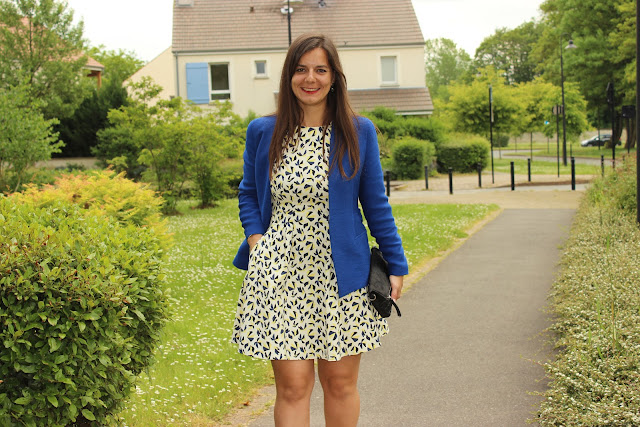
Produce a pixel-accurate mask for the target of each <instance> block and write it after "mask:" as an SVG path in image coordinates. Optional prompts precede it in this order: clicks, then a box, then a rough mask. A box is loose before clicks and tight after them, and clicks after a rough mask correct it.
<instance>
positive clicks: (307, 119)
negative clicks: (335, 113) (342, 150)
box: [302, 105, 327, 127]
mask: <svg viewBox="0 0 640 427" xmlns="http://www.w3.org/2000/svg"><path fill="white" fill-rule="evenodd" d="M326 112H327V109H326V105H322V106H318V107H315V108H309V107H307V108H304V109H303V111H302V126H306V127H318V126H324V125H325V124H326V123H325V120H326Z"/></svg>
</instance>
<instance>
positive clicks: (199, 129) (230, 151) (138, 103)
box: [94, 79, 246, 214]
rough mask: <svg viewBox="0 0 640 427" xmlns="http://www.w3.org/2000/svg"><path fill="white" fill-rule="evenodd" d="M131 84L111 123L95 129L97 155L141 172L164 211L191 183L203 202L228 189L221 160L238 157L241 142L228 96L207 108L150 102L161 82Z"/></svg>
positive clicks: (170, 209) (209, 203)
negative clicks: (158, 198) (123, 103)
mask: <svg viewBox="0 0 640 427" xmlns="http://www.w3.org/2000/svg"><path fill="white" fill-rule="evenodd" d="M129 88H130V91H131V94H132V97H131V98H130V99H129V100H128V101H127V103H126V104H125V105H123V106H122V107H121V108H120V109H118V110H111V111H110V112H109V116H108V117H109V124H110V127H108V128H106V129H103V130H101V131H99V132H98V139H99V143H98V145H97V146H96V148H95V150H94V152H95V153H96V155H97V156H98V157H99V158H100V159H101V160H102V161H103V162H105V163H109V164H112V165H113V166H114V167H116V168H118V170H125V171H126V172H127V174H129V175H130V176H131V177H135V178H138V176H137V173H138V172H141V173H142V175H141V176H142V178H143V179H144V180H146V181H147V182H151V183H153V184H154V185H155V186H156V188H157V189H158V191H159V192H160V194H161V195H162V197H163V198H164V200H165V203H164V205H163V206H162V209H163V212H164V213H167V214H172V213H176V212H177V210H176V204H177V201H178V199H179V197H180V195H181V194H183V192H184V191H185V190H186V189H187V188H186V187H188V186H189V185H190V184H192V185H193V188H194V189H195V190H196V194H197V195H198V197H199V198H200V205H201V207H206V206H212V205H213V203H214V201H215V200H218V199H220V198H221V197H222V196H223V194H224V193H225V190H226V189H225V188H224V180H223V179H222V178H221V177H222V174H221V172H220V170H219V163H220V162H221V161H223V160H225V159H226V158H229V157H238V155H239V152H240V148H241V147H242V145H243V142H244V140H243V138H244V134H245V131H246V128H244V127H243V126H244V122H243V120H241V119H240V118H239V117H237V116H236V115H235V114H234V113H233V111H232V109H231V104H230V103H229V102H220V103H218V104H217V106H216V108H215V109H213V110H211V111H207V112H204V111H202V110H201V109H200V108H199V107H198V106H196V105H193V104H190V103H188V102H187V101H185V100H183V99H182V98H179V97H178V98H173V99H171V100H161V101H158V102H157V103H156V104H154V105H150V104H149V102H148V101H149V100H150V99H153V98H155V97H156V96H157V95H158V93H159V92H160V91H161V89H162V88H161V87H160V86H158V85H155V84H154V83H153V82H152V81H151V80H149V79H143V81H141V82H139V83H132V84H130V87H129ZM145 167H146V168H147V169H144V168H145Z"/></svg>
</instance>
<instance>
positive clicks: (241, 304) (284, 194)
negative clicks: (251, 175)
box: [232, 126, 389, 361]
mask: <svg viewBox="0 0 640 427" xmlns="http://www.w3.org/2000/svg"><path fill="white" fill-rule="evenodd" d="M330 134H331V126H329V127H328V128H327V129H326V131H325V130H324V129H323V128H322V127H302V128H301V129H299V134H298V135H295V136H294V138H293V139H292V140H291V142H290V143H289V144H288V146H287V149H286V150H285V152H284V155H283V159H282V162H281V165H280V167H279V168H278V169H277V170H276V171H275V172H274V175H273V178H272V180H271V202H272V216H271V224H270V226H269V228H268V230H267V231H266V232H265V234H264V235H263V237H262V238H261V239H260V241H259V242H258V244H257V245H256V246H255V247H254V248H253V249H252V250H251V253H250V254H249V267H248V270H247V274H246V276H245V279H244V282H243V285H242V289H241V291H240V297H239V299H238V307H237V312H236V318H235V322H234V327H233V335H232V341H233V342H235V343H236V344H237V345H238V350H239V351H240V353H243V354H246V355H249V356H252V357H256V358H260V359H270V360H305V359H325V360H331V361H335V360H340V359H341V358H342V357H344V356H349V355H355V354H359V353H362V352H366V351H369V350H372V349H374V348H376V347H378V346H380V338H381V337H382V336H384V335H386V334H387V333H388V330H389V329H388V326H387V322H386V320H385V319H383V318H381V317H380V316H379V315H378V313H377V312H376V311H375V310H374V309H373V308H372V306H371V304H370V302H369V299H368V297H367V294H366V288H362V289H359V290H357V291H354V292H352V293H350V294H348V295H346V296H344V297H342V298H339V297H338V282H337V280H336V273H335V269H334V266H333V260H332V258H331V244H330V241H329V184H328V153H329V141H330Z"/></svg>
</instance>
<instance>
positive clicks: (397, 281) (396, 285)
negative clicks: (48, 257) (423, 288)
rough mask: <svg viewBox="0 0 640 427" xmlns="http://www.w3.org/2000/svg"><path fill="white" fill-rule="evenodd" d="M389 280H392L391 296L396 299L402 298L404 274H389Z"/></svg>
mask: <svg viewBox="0 0 640 427" xmlns="http://www.w3.org/2000/svg"><path fill="white" fill-rule="evenodd" d="M389 280H390V281H391V298H392V299H393V300H394V301H397V300H399V299H400V295H401V294H402V282H403V281H404V276H389Z"/></svg>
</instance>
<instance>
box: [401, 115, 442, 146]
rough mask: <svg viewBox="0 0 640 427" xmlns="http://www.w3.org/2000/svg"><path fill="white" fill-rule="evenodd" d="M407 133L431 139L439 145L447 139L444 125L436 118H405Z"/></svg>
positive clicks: (415, 136)
mask: <svg viewBox="0 0 640 427" xmlns="http://www.w3.org/2000/svg"><path fill="white" fill-rule="evenodd" d="M403 127H404V129H405V135H409V136H412V137H414V138H417V139H421V140H423V141H431V142H433V143H434V145H435V146H436V147H437V146H438V145H440V143H442V142H443V141H444V139H445V131H444V125H443V124H442V123H441V122H439V121H438V120H437V119H434V118H428V119H424V118H418V117H409V118H406V119H404V122H403Z"/></svg>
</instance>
